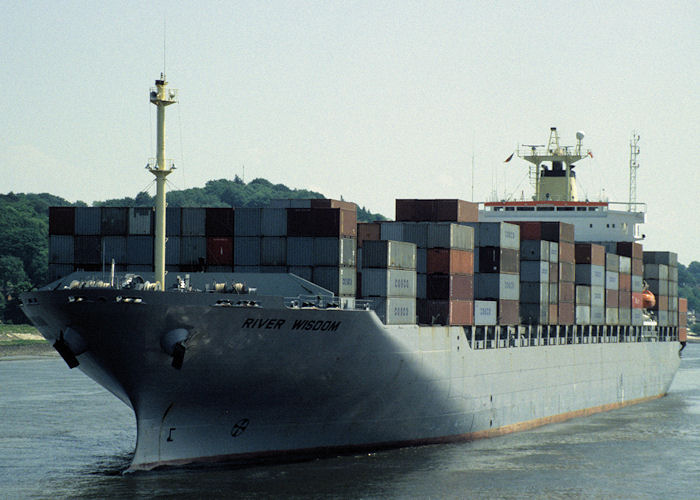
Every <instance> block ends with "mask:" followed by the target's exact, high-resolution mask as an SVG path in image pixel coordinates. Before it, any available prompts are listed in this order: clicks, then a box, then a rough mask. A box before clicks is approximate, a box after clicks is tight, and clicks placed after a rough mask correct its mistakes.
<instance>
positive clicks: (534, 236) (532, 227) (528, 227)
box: [510, 221, 543, 241]
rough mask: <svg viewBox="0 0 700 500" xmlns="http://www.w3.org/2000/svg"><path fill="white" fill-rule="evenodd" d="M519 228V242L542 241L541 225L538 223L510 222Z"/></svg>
mask: <svg viewBox="0 0 700 500" xmlns="http://www.w3.org/2000/svg"><path fill="white" fill-rule="evenodd" d="M510 224H517V225H518V226H520V241H523V240H542V239H543V238H542V223H541V222H538V221H510Z"/></svg>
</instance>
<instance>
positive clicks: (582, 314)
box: [574, 304, 591, 325]
mask: <svg viewBox="0 0 700 500" xmlns="http://www.w3.org/2000/svg"><path fill="white" fill-rule="evenodd" d="M575 314H576V316H575V319H574V322H575V323H576V324H577V325H590V324H591V306H587V305H581V304H576V312H575Z"/></svg>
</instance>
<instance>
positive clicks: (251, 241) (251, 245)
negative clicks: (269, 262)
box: [233, 216, 262, 266]
mask: <svg viewBox="0 0 700 500" xmlns="http://www.w3.org/2000/svg"><path fill="white" fill-rule="evenodd" d="M237 217H238V216H236V218H237ZM236 220H237V219H236ZM261 239H262V238H260V237H259V236H236V237H235V238H234V240H233V264H234V265H235V266H259V265H260V242H261Z"/></svg>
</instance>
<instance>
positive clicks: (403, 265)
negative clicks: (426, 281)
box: [362, 240, 416, 270]
mask: <svg viewBox="0 0 700 500" xmlns="http://www.w3.org/2000/svg"><path fill="white" fill-rule="evenodd" d="M362 267H363V269H364V268H372V267H376V268H384V269H408V270H415V269H416V245H415V244H414V243H410V242H405V241H369V240H368V241H366V242H365V243H364V248H363V249H362Z"/></svg>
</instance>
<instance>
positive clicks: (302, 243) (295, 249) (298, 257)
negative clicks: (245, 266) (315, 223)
mask: <svg viewBox="0 0 700 500" xmlns="http://www.w3.org/2000/svg"><path fill="white" fill-rule="evenodd" d="M313 254H314V238H311V237H298V236H290V237H288V238H287V265H288V266H311V265H313V261H314V258H313ZM234 263H235V262H234Z"/></svg>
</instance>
